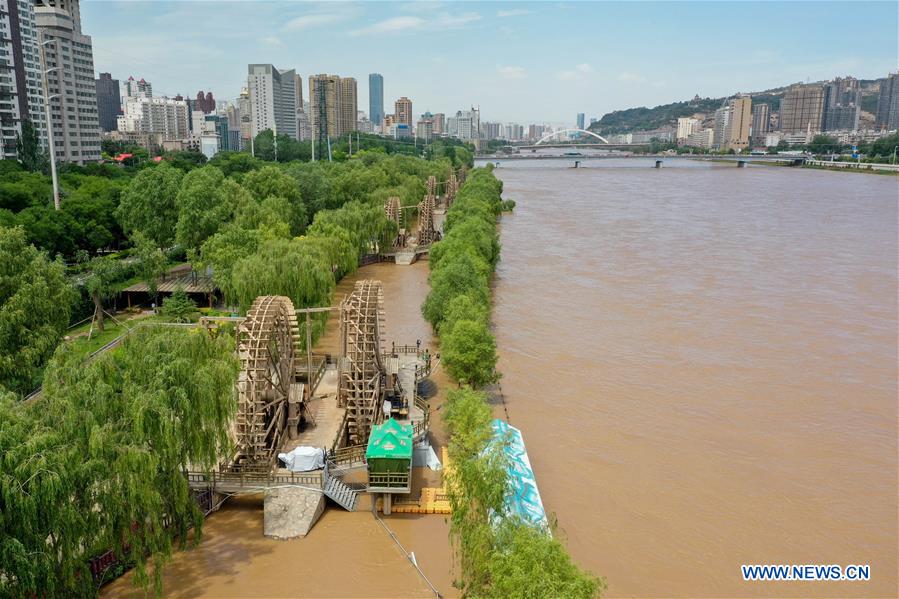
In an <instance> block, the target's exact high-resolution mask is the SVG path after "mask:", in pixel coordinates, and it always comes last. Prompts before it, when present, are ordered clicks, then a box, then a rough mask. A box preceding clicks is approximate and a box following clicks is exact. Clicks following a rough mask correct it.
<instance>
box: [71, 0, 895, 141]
mask: <svg viewBox="0 0 899 599" xmlns="http://www.w3.org/2000/svg"><path fill="white" fill-rule="evenodd" d="M81 4H82V8H81V13H82V26H83V29H84V32H85V33H87V34H88V35H91V36H92V37H93V42H94V66H95V69H96V70H97V72H100V71H103V72H106V71H108V72H111V73H112V74H113V76H114V77H117V78H119V79H127V78H128V76H129V75H134V76H135V77H137V78H140V77H144V78H146V79H147V80H148V81H150V82H151V83H152V84H153V87H154V91H155V92H156V93H157V94H163V93H164V94H170V95H174V94H177V93H182V94H190V95H192V96H194V95H196V92H197V91H198V90H200V89H203V90H205V91H209V90H211V91H212V92H213V93H214V94H215V96H216V98H222V99H229V98H235V97H237V95H238V94H239V93H240V89H241V87H242V86H243V85H244V82H245V80H246V73H247V70H246V69H247V67H246V65H247V64H248V63H256V62H259V63H272V64H274V65H275V66H277V67H278V68H281V69H288V68H296V69H297V72H299V73H300V74H301V75H303V77H304V82H305V76H306V75H307V74H309V73H335V74H338V75H342V76H352V77H356V78H357V79H358V80H359V108H360V109H361V110H366V111H367V110H368V73H371V72H380V73H381V74H382V75H384V88H385V89H384V93H385V104H386V107H387V111H388V112H391V111H392V105H393V101H394V100H395V99H396V98H398V97H400V96H403V95H405V96H408V97H410V98H411V99H412V101H413V110H414V113H415V114H420V113H422V112H424V111H425V110H430V111H431V112H446V113H450V112H455V111H456V110H459V109H462V108H467V107H468V106H469V105H472V104H473V105H475V106H477V105H480V107H481V118H482V120H499V121H517V122H520V123H522V124H525V125H526V124H528V123H531V122H536V123H540V122H548V123H559V124H562V123H573V122H574V120H575V115H576V113H578V112H585V113H586V114H587V118H588V119H589V117H591V116H595V117H599V116H601V115H603V114H604V113H606V112H609V111H611V110H617V109H622V108H629V107H634V106H655V105H657V104H663V103H667V102H671V101H676V100H684V99H689V98H692V97H693V95H694V94H697V93H698V94H699V95H701V96H712V97H716V96H724V95H728V94H732V93H735V92H739V91H758V90H762V89H767V88H770V87H777V86H781V85H784V84H788V83H791V82H797V81H805V80H807V79H809V80H812V81H815V80H821V79H829V78H832V77H835V76H840V75H853V76H856V77H859V78H866V79H868V78H877V77H883V76H885V75H886V74H887V72H889V71H891V70H896V69H897V62H899V58H897V56H899V41H897V30H899V23H897V6H899V3H897V2H895V1H884V2H861V1H852V2H829V1H827V2H821V1H812V2H770V1H769V2H748V1H719V2H677V1H669V2H439V1H427V2H352V3H344V2H298V1H294V2H284V1H282V2H269V1H261V0H260V1H251V0H243V1H223V0H218V1H198V2H194V1H174V0H152V1H141V0H137V1H134V0H131V1H113V0H82V3H81ZM306 93H307V94H308V86H306Z"/></svg>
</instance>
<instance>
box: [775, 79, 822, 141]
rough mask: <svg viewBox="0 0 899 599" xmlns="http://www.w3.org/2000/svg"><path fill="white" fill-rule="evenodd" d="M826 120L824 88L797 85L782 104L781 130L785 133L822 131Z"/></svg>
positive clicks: (785, 96)
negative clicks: (822, 125) (823, 122)
mask: <svg viewBox="0 0 899 599" xmlns="http://www.w3.org/2000/svg"><path fill="white" fill-rule="evenodd" d="M823 118H824V87H823V86H821V85H814V84H812V85H802V84H796V85H792V86H790V88H789V89H788V90H787V91H786V93H785V94H784V97H783V100H781V102H780V130H781V131H783V132H784V133H807V132H808V131H809V130H811V131H820V130H821V124H822V121H823Z"/></svg>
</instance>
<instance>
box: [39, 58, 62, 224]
mask: <svg viewBox="0 0 899 599" xmlns="http://www.w3.org/2000/svg"><path fill="white" fill-rule="evenodd" d="M54 41H55V40H44V41H42V42H41V64H43V65H46V64H47V61H46V59H45V55H44V47H45V46H46V45H47V44H52V43H53V42H54ZM58 70H59V67H52V68H49V69H45V70H44V71H43V73H44V76H43V80H44V81H43V83H44V114H45V118H46V119H47V145H48V146H49V147H50V177H51V178H52V179H53V207H54V208H56V210H59V209H60V206H59V180H58V179H57V178H56V146H55V145H54V144H53V119H52V117H51V116H50V100H52V99H53V98H59V97H60V95H59V94H54V95H52V96H51V95H50V86H49V84H48V83H47V75H48V74H49V73H51V72H52V71H58Z"/></svg>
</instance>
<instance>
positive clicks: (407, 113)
mask: <svg viewBox="0 0 899 599" xmlns="http://www.w3.org/2000/svg"><path fill="white" fill-rule="evenodd" d="M393 115H394V117H395V118H396V122H397V123H402V124H404V125H409V126H410V127H411V126H412V100H410V99H409V98H407V97H406V96H403V97H402V98H400V99H399V100H397V101H396V102H395V103H394V105H393Z"/></svg>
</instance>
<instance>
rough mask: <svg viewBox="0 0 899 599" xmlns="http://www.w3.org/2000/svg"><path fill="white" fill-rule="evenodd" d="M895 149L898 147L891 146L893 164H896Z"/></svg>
mask: <svg viewBox="0 0 899 599" xmlns="http://www.w3.org/2000/svg"><path fill="white" fill-rule="evenodd" d="M896 148H899V146H893V164H896Z"/></svg>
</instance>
